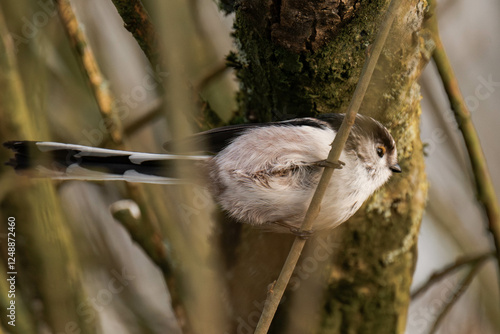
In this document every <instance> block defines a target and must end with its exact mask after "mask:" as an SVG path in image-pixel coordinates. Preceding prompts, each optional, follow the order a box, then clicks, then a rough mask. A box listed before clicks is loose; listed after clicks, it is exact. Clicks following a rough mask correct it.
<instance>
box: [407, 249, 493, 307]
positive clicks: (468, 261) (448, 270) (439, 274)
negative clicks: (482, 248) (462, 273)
mask: <svg viewBox="0 0 500 334" xmlns="http://www.w3.org/2000/svg"><path fill="white" fill-rule="evenodd" d="M495 255H496V253H495V252H488V253H483V254H480V255H474V256H464V257H462V258H459V259H457V260H456V261H455V262H454V263H452V264H450V265H448V266H446V267H445V268H443V269H441V270H439V271H436V272H435V273H433V274H432V275H431V277H429V279H428V280H427V282H425V283H424V284H423V285H422V286H421V287H419V288H418V289H417V290H415V291H414V292H413V293H412V294H411V299H412V300H413V299H416V298H418V297H420V296H421V295H422V294H424V293H425V292H426V291H427V290H429V288H430V287H431V286H432V285H434V284H435V283H437V282H438V281H440V280H442V279H443V278H444V277H446V276H448V275H450V274H452V273H454V272H455V271H457V270H459V269H461V268H462V267H464V266H467V265H476V264H478V263H482V262H484V261H486V260H488V259H489V258H491V257H494V256H495Z"/></svg>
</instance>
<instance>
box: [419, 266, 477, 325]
mask: <svg viewBox="0 0 500 334" xmlns="http://www.w3.org/2000/svg"><path fill="white" fill-rule="evenodd" d="M484 263H485V261H484V260H483V261H478V262H476V263H474V265H473V267H472V268H471V269H470V270H469V273H468V274H467V276H465V278H464V279H463V280H462V281H461V282H460V284H459V285H458V287H457V289H456V290H455V293H454V294H453V296H452V297H451V300H450V301H449V303H447V304H446V305H445V306H444V307H443V309H442V310H441V313H439V315H438V317H437V318H436V321H435V322H434V324H433V325H432V328H431V330H430V331H429V334H434V333H436V331H437V330H438V328H439V325H441V322H442V321H443V319H444V318H445V317H446V315H447V314H448V312H450V310H451V308H452V307H453V306H454V305H455V304H456V303H457V301H458V300H459V299H460V297H461V296H462V295H463V294H464V292H465V291H466V290H467V288H468V287H469V285H470V284H471V283H472V280H473V279H474V277H476V275H477V273H478V272H479V270H480V269H481V267H482V266H483V264H484Z"/></svg>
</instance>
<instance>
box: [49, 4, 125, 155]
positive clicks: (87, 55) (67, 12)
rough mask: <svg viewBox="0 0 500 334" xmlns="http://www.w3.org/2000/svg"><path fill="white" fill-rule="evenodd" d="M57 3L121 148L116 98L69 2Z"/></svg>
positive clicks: (103, 114) (67, 31)
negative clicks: (114, 102) (114, 104)
mask: <svg viewBox="0 0 500 334" xmlns="http://www.w3.org/2000/svg"><path fill="white" fill-rule="evenodd" d="M55 3H56V5H57V10H58V12H59V17H60V18H61V21H62V22H63V24H64V27H65V29H66V33H67V34H68V37H69V40H70V42H71V44H72V46H73V48H74V50H75V51H76V52H77V54H78V57H77V60H78V61H79V63H80V65H81V66H82V67H83V69H84V74H85V76H86V77H87V80H88V81H89V83H90V87H91V89H92V92H93V93H94V96H95V99H96V102H97V105H98V107H99V111H100V112H101V115H102V118H103V119H104V124H105V126H106V130H107V131H108V133H109V134H110V136H111V140H112V141H113V143H114V144H115V145H117V146H120V145H121V144H122V142H123V138H122V124H121V121H120V119H119V118H118V117H117V113H116V110H114V108H113V101H114V97H113V94H112V92H111V90H110V88H109V85H108V82H107V81H106V80H105V79H104V76H103V74H102V72H101V70H100V68H99V65H98V64H97V61H96V58H95V56H94V52H93V51H92V49H91V48H90V45H89V44H88V42H87V37H86V36H85V34H84V32H83V31H82V30H81V29H80V25H79V23H78V21H77V19H76V16H75V13H74V11H73V8H72V7H71V3H70V2H69V0H55Z"/></svg>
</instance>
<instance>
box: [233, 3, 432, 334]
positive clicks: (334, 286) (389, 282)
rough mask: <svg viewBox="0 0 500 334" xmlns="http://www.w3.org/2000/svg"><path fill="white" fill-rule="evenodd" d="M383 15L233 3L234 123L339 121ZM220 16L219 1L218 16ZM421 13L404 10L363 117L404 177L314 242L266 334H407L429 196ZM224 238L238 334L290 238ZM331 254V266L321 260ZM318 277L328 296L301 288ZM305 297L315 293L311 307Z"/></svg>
mask: <svg viewBox="0 0 500 334" xmlns="http://www.w3.org/2000/svg"><path fill="white" fill-rule="evenodd" d="M388 3H389V1H387V0H374V1H363V0H347V1H329V2H328V1H319V2H312V1H308V2H304V1H298V0H280V1H278V0H259V1H255V0H252V1H241V2H240V3H239V5H238V6H237V7H236V8H235V12H236V23H235V37H236V41H237V44H238V46H239V48H240V50H239V52H238V53H237V54H235V55H232V57H231V59H230V60H231V61H233V62H234V63H235V65H236V67H237V68H238V71H237V76H238V78H239V79H240V81H241V83H242V88H241V91H240V93H239V103H240V108H241V110H242V112H244V114H245V115H246V117H247V118H248V119H249V120H251V121H254V120H255V121H269V120H275V119H284V118H292V117H303V116H314V115H316V114H319V113H326V112H345V111H346V109H347V106H348V104H349V101H350V98H351V96H352V94H353V92H354V89H355V87H356V84H357V81H358V79H359V75H360V72H361V69H362V67H363V64H364V61H365V59H366V55H367V54H368V53H369V52H370V44H371V43H372V42H373V40H374V38H375V36H376V33H377V29H378V27H379V26H380V22H381V20H382V18H383V17H384V13H385V10H386V8H387V5H388ZM229 5H230V4H228V3H227V1H226V3H225V6H226V7H225V8H228V7H227V6H229ZM426 5H427V2H426V1H425V0H410V1H406V2H404V3H403V4H402V6H401V11H400V13H399V15H398V17H397V18H396V21H395V23H394V25H393V27H392V30H391V32H390V35H389V38H388V41H387V43H386V46H385V48H384V50H383V51H382V55H381V58H380V60H379V62H378V65H377V68H376V70H375V73H374V75H373V78H372V83H371V85H370V88H369V90H368V93H367V96H366V97H365V100H364V102H363V105H362V107H361V113H362V114H367V115H370V116H372V117H374V118H376V119H378V120H379V121H381V122H382V123H383V124H384V125H385V126H386V127H387V128H388V129H389V130H390V132H391V133H392V135H393V136H394V138H395V140H396V142H397V145H398V154H399V158H400V165H401V166H402V168H403V171H404V172H403V173H402V174H401V175H400V176H399V175H398V176H395V177H393V178H392V180H391V181H390V182H389V183H388V184H387V185H386V186H385V187H383V189H381V190H380V191H378V192H377V193H376V194H375V195H374V196H372V197H371V198H370V199H369V200H368V201H367V203H365V205H364V206H363V207H362V208H361V209H360V210H359V212H358V213H357V214H356V215H355V216H354V217H353V218H351V219H350V220H349V221H348V222H347V223H345V224H344V225H343V226H341V227H340V228H338V229H337V230H335V231H333V232H331V233H330V235H325V236H320V237H318V238H316V240H311V242H310V245H309V253H307V251H306V254H304V255H303V257H302V263H300V264H299V265H298V267H297V273H296V276H295V280H294V278H293V277H292V282H291V283H293V284H291V286H290V287H291V288H292V289H293V290H296V293H293V294H292V293H289V294H287V295H286V297H287V298H286V301H285V302H284V303H282V305H281V306H280V308H279V310H278V313H277V317H276V319H275V321H274V323H273V326H272V328H271V331H272V332H275V333H278V332H279V333H283V332H285V331H286V332H287V333H370V334H374V333H384V334H385V333H403V332H404V328H405V323H406V313H407V309H408V304H409V288H410V284H411V279H412V274H413V271H414V267H415V263H416V240H417V234H418V229H419V225H420V221H421V217H422V212H423V209H424V205H425V199H426V193H427V183H426V177H425V174H424V162H423V154H422V143H421V141H420V136H419V120H420V106H419V101H420V89H419V86H418V84H417V82H416V80H417V79H418V77H419V75H420V73H421V71H422V69H423V67H424V66H425V64H426V63H427V62H428V60H429V55H430V48H431V47H432V43H428V40H427V39H426V38H425V37H424V36H426V34H425V33H424V32H423V31H422V23H423V20H424V15H425V11H426ZM334 177H335V175H334ZM334 214H335V213H332V215H334ZM231 238H232V241H233V243H232V244H233V245H236V246H234V249H233V250H232V251H231V254H233V255H232V257H231V259H229V260H230V261H229V262H228V263H227V265H228V270H229V271H230V273H231V275H230V276H229V277H230V285H231V301H232V303H233V305H232V306H233V310H234V317H233V318H234V327H235V328H234V329H235V332H238V333H247V332H251V331H252V329H253V328H254V327H255V325H256V323H257V320H258V316H259V314H260V310H261V309H262V305H263V302H264V300H265V297H266V292H267V288H266V286H267V285H268V284H270V283H272V282H273V280H275V279H276V278H277V276H278V273H279V271H280V269H281V265H282V263H283V261H284V258H285V257H286V254H287V252H288V250H289V247H290V244H291V241H292V240H293V237H290V236H287V235H276V234H271V233H268V234H265V233H262V232H259V231H255V230H252V229H250V228H247V227H245V226H243V227H242V230H241V231H240V233H239V242H238V243H236V242H234V236H232V237H231ZM333 246H334V247H333ZM225 247H227V244H226V245H225ZM226 251H227V249H226ZM330 253H333V254H334V256H333V260H332V259H329V260H326V261H325V260H324V258H325V257H324V256H323V255H321V256H320V255H319V254H330ZM314 261H316V262H315V263H316V265H312V264H314ZM308 268H309V269H308ZM321 268H323V269H324V270H323V271H322V270H321ZM318 272H320V273H322V274H326V277H327V279H325V280H324V281H325V282H327V287H326V288H327V289H326V290H321V289H318V286H317V285H316V287H314V284H310V282H313V281H314V282H316V283H318V282H321V281H322V279H321V278H320V276H321V275H318V274H317V273H318ZM304 273H306V274H307V275H305V274H304ZM308 282H309V283H308ZM297 287H299V288H298V289H296V288H297ZM306 289H310V290H307V291H316V292H317V291H320V292H321V293H317V294H316V295H315V297H311V296H313V295H314V294H313V293H304V291H306ZM301 291H302V293H301ZM323 291H326V294H325V293H323ZM288 297H290V298H288ZM297 305H299V307H296V306H297ZM316 305H319V307H316ZM321 305H322V306H321ZM287 324H288V326H287ZM290 324H292V325H290Z"/></svg>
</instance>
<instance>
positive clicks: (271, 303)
mask: <svg viewBox="0 0 500 334" xmlns="http://www.w3.org/2000/svg"><path fill="white" fill-rule="evenodd" d="M401 2H402V1H401V0H392V1H391V3H390V5H389V8H388V9H387V13H386V15H385V18H384V20H383V22H382V25H381V27H380V31H379V32H378V35H377V38H376V39H375V42H374V44H373V47H372V50H371V53H370V54H369V55H368V59H367V60H366V62H365V64H364V67H363V71H362V72H361V76H360V79H359V82H358V85H357V86H356V90H355V91H354V95H353V98H352V100H351V104H350V105H349V108H348V110H347V113H346V116H345V117H344V120H343V122H342V125H341V126H340V129H339V131H338V133H337V135H336V136H335V139H334V140H333V143H332V149H331V150H330V153H329V154H328V158H327V161H328V162H337V161H338V159H339V158H340V154H341V153H342V150H343V149H344V145H345V143H346V141H347V137H348V136H349V132H350V131H351V127H352V126H353V124H354V122H355V120H356V115H357V113H358V110H359V108H360V106H361V102H362V101H363V98H364V96H365V93H366V90H367V89H368V85H369V83H370V80H371V77H372V74H373V71H374V69H375V65H376V64H377V60H378V58H379V56H380V53H381V52H382V48H383V47H384V44H385V40H386V39H387V36H388V34H389V30H390V28H391V26H392V22H393V21H394V19H395V18H396V14H397V12H398V8H399V6H400V4H401ZM333 172H334V169H333V168H325V170H324V171H323V174H322V175H321V179H320V181H319V183H318V186H317V188H316V191H315V193H314V196H313V198H312V200H311V204H310V205H309V208H308V210H307V213H306V216H305V218H304V221H303V222H302V226H301V230H302V231H310V230H311V227H312V224H313V222H314V220H315V219H316V217H317V216H318V213H319V210H320V207H321V201H322V199H323V196H324V194H325V192H326V188H327V186H328V183H329V182H330V179H331V177H332V175H333ZM305 242H306V240H305V239H303V238H300V237H296V238H295V241H294V243H293V245H292V247H291V249H290V252H289V253H288V257H287V259H286V261H285V264H284V265H283V268H282V270H281V273H280V275H279V277H278V280H277V281H276V282H275V283H274V285H273V287H272V288H271V289H270V290H269V292H268V296H267V299H266V303H265V305H264V309H263V311H262V314H261V317H260V319H259V323H258V324H257V328H256V329H255V334H265V333H267V332H268V330H269V327H270V325H271V322H272V319H273V317H274V314H275V313H276V310H277V309H278V305H279V303H280V301H281V298H282V296H283V294H284V292H285V289H286V286H287V285H288V282H289V280H290V277H291V276H292V273H293V271H294V269H295V266H296V265H297V262H298V260H299V257H300V254H301V253H302V249H303V248H304V245H305Z"/></svg>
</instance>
